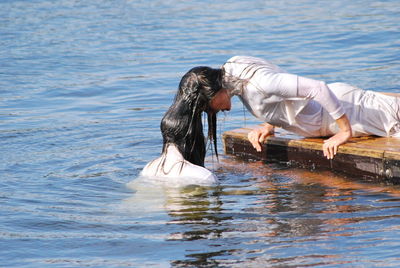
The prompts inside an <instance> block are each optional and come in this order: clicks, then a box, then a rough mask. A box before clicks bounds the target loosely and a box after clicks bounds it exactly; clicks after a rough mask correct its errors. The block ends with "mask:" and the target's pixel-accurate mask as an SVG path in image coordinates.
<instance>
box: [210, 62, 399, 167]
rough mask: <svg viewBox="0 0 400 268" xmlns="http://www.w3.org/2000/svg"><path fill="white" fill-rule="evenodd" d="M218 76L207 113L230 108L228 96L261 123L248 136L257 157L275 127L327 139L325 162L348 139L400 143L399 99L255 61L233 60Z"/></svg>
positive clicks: (325, 142) (324, 149) (223, 67)
mask: <svg viewBox="0 0 400 268" xmlns="http://www.w3.org/2000/svg"><path fill="white" fill-rule="evenodd" d="M221 70H222V76H221V79H222V81H221V83H222V87H223V89H222V90H221V91H220V93H219V94H218V96H216V97H215V100H214V103H212V105H211V108H212V109H213V110H214V111H218V110H219V109H220V108H221V109H222V108H224V107H226V106H229V107H230V102H231V100H230V99H231V96H233V95H237V96H239V98H240V99H241V100H242V102H243V103H244V105H245V106H246V108H247V109H248V110H249V111H250V112H251V113H252V114H253V115H254V116H255V117H257V118H258V119H260V120H262V121H264V122H265V124H264V126H263V127H261V128H257V129H254V130H253V131H251V132H250V133H249V135H248V138H249V141H250V142H251V143H252V145H253V147H254V148H255V149H256V150H257V151H261V143H262V142H264V140H265V138H266V137H267V136H268V135H270V134H272V133H273V131H274V127H275V126H278V127H281V128H283V129H286V130H288V131H291V132H294V133H296V134H299V135H302V136H305V137H321V136H330V138H329V139H327V140H325V141H324V144H323V152H324V156H325V157H327V158H328V159H332V158H333V157H334V155H335V154H336V152H337V148H338V146H339V145H341V144H343V143H345V142H347V141H348V140H349V139H350V138H351V137H352V136H354V137H356V136H365V135H377V136H387V137H400V98H399V94H395V93H378V92H374V91H366V90H362V89H359V88H356V87H354V86H351V85H348V84H345V83H333V84H329V85H327V84H325V83H324V82H322V81H317V80H313V79H309V78H305V77H301V76H298V75H294V74H289V73H287V72H285V71H284V70H282V69H281V68H279V67H278V66H276V65H274V64H272V63H270V62H268V61H266V60H263V59H260V58H255V57H247V56H235V57H233V58H231V59H229V60H228V61H227V62H226V63H225V64H224V65H223V66H222V68H221Z"/></svg>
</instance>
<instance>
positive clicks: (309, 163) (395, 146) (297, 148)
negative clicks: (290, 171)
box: [222, 128, 400, 184]
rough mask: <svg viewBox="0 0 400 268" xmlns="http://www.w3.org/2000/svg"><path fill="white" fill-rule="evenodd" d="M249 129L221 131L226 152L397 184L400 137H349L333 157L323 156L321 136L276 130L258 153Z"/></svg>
mask: <svg viewBox="0 0 400 268" xmlns="http://www.w3.org/2000/svg"><path fill="white" fill-rule="evenodd" d="M251 129H252V128H240V129H235V130H231V131H226V132H224V133H223V134H222V140H223V146H224V151H225V154H229V155H235V156H237V157H240V158H242V159H245V160H262V161H265V162H281V163H284V164H287V165H289V166H294V167H302V168H308V169H313V170H319V169H321V170H327V169H328V170H331V171H334V172H340V173H342V174H346V175H349V176H350V177H352V178H355V179H363V180H368V181H373V182H387V183H393V184H400V139H396V138H381V137H375V136H367V137H360V138H352V139H351V140H350V141H349V142H348V143H346V144H344V145H342V146H340V147H339V150H338V153H337V155H336V156H335V157H334V159H332V160H328V159H326V158H325V157H324V155H323V152H322V144H323V140H324V139H323V138H303V137H300V136H296V135H293V134H290V133H288V132H286V131H284V130H282V129H276V130H275V135H273V136H269V137H268V138H267V140H266V141H265V143H264V144H263V150H262V151H261V152H257V151H256V150H255V149H254V148H253V147H252V146H251V144H250V142H249V141H248V140H247V134H248V132H250V131H251Z"/></svg>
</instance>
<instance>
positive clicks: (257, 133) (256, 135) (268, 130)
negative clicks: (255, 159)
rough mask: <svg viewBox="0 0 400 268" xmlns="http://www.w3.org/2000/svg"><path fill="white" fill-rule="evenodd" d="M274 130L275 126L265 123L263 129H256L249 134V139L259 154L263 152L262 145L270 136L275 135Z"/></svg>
mask: <svg viewBox="0 0 400 268" xmlns="http://www.w3.org/2000/svg"><path fill="white" fill-rule="evenodd" d="M274 128H275V127H274V126H273V125H270V124H268V123H265V124H264V125H263V126H262V127H258V128H255V129H253V130H252V131H250V132H249V134H248V135H247V138H248V139H249V141H250V143H251V145H253V147H254V149H256V151H257V152H261V149H262V147H261V143H263V142H264V141H265V139H266V138H267V137H268V136H269V135H272V134H274Z"/></svg>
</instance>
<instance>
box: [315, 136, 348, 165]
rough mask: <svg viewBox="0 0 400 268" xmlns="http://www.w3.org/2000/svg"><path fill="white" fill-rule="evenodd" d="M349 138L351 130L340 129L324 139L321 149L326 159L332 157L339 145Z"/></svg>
mask: <svg viewBox="0 0 400 268" xmlns="http://www.w3.org/2000/svg"><path fill="white" fill-rule="evenodd" d="M350 138H351V131H340V132H339V133H336V134H335V135H334V136H332V137H330V138H329V139H327V140H324V145H323V146H322V149H323V151H324V156H325V157H326V158H328V159H333V157H334V156H335V155H336V153H337V150H338V147H339V145H341V144H343V143H345V142H346V141H348V140H349V139H350Z"/></svg>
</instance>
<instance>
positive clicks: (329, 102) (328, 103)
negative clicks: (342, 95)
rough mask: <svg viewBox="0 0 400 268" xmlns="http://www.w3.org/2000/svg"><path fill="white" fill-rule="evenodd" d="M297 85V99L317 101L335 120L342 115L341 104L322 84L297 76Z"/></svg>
mask: <svg viewBox="0 0 400 268" xmlns="http://www.w3.org/2000/svg"><path fill="white" fill-rule="evenodd" d="M297 84H298V90H297V91H298V92H297V94H298V97H302V98H306V99H313V100H315V101H317V102H318V103H319V104H321V105H322V107H324V109H325V110H327V111H328V113H329V114H330V115H331V116H332V118H333V119H335V120H336V119H338V118H340V117H341V116H342V115H343V114H344V109H343V107H342V104H341V103H340V102H339V100H338V98H337V97H336V96H335V94H333V92H332V91H331V90H330V89H329V87H328V86H327V85H326V84H325V83H324V82H322V81H317V80H313V79H309V78H305V77H301V76H298V83H297Z"/></svg>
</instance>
